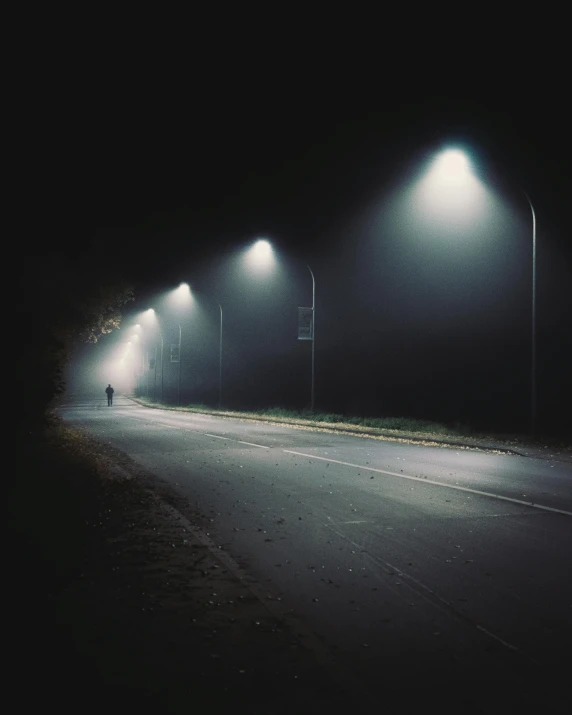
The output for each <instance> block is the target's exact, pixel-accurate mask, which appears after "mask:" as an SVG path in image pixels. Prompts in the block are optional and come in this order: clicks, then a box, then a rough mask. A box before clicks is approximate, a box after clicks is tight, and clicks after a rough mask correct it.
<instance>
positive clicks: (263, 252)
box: [249, 239, 316, 412]
mask: <svg viewBox="0 0 572 715" xmlns="http://www.w3.org/2000/svg"><path fill="white" fill-rule="evenodd" d="M272 257H273V253H272V246H271V245H270V243H269V242H268V241H266V240H264V239H259V240H258V241H256V242H255V244H254V245H253V246H252V248H251V249H250V251H249V258H250V259H251V262H252V264H253V265H254V266H265V265H268V264H269V263H270V261H271V260H272ZM305 266H306V268H307V269H308V270H309V271H310V276H311V277H312V308H311V312H310V315H311V326H310V330H305V331H304V336H303V337H302V336H301V334H300V332H299V335H298V339H299V340H311V341H312V352H311V365H312V368H311V369H312V379H311V389H310V410H311V411H312V412H313V411H314V406H315V389H314V383H315V379H314V378H315V368H314V364H315V363H314V358H315V323H316V279H315V278H314V273H313V271H312V269H311V268H310V266H309V265H308V264H307V263H305ZM305 310H307V309H305Z"/></svg>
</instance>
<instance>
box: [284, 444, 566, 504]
mask: <svg viewBox="0 0 572 715" xmlns="http://www.w3.org/2000/svg"><path fill="white" fill-rule="evenodd" d="M282 451H283V452H286V453H287V454H297V455H298V456H299V457H308V459H319V460H321V461H322V462H332V463H333V464H341V465H342V466H343V467H353V468H355V469H363V470H364V471H366V472H377V473H378V474H388V475H389V476H391V477H399V478H400V479H411V480H412V481H414V482H421V483H422V484H434V485H435V486H437V487H446V488H447V489H456V490H457V491H459V492H469V493H470V494H478V495H479V496H483V497H492V498H493V499H502V500H503V501H509V502H512V503H513V504H522V505H523V506H529V507H532V508H533V509H542V510H543V511H552V512H555V513H556V514H564V515H565V516H572V511H566V510H565V509H555V508H554V507H551V506H543V505H542V504H535V503H533V502H529V501H523V500H522V499H513V498H512V497H504V496H502V495H501V494H493V493H492V492H482V491H480V490H479V489H470V488H469V487H458V486H457V485H455V484H446V483H445V482H437V481H435V480H434V479H422V478H421V477H412V476H410V475H408V474H398V473H397V472H389V471H387V470H386V469H376V468H375V467H364V465H363V464H352V463H351V462H340V461H339V460H337V459H330V458H328V457H317V456H316V455H315V454H305V453H304V452H294V451H292V450H290V449H283V450H282Z"/></svg>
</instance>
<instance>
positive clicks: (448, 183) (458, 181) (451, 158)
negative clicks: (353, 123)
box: [423, 149, 536, 434]
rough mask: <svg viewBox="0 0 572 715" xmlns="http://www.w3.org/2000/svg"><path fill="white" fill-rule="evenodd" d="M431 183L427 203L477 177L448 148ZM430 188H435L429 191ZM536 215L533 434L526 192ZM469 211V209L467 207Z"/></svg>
mask: <svg viewBox="0 0 572 715" xmlns="http://www.w3.org/2000/svg"><path fill="white" fill-rule="evenodd" d="M428 178H429V179H430V181H429V184H427V186H426V187H425V188H426V192H425V193H424V195H423V198H424V199H425V201H426V203H427V204H430V203H434V202H437V201H442V200H443V199H445V200H447V201H448V200H450V199H451V198H454V199H455V200H458V199H459V197H460V196H462V195H463V194H465V197H464V198H465V200H466V198H467V196H466V194H467V193H468V192H469V189H470V188H471V184H472V187H473V188H475V184H474V180H475V177H474V176H473V174H472V172H471V167H470V163H469V160H468V158H467V156H466V154H465V153H464V152H463V151H460V150H459V149H448V150H446V151H444V152H442V153H440V154H439V155H438V156H437V158H436V161H435V163H434V165H433V167H432V170H431V172H430V175H429V177H428ZM429 185H430V187H431V188H429ZM523 193H524V195H525V196H526V200H527V201H528V205H529V206H530V211H531V213H532V336H531V342H532V345H531V368H530V431H531V434H534V433H535V431H536V214H535V212H534V207H533V205H532V201H531V200H530V197H529V196H528V194H527V193H526V191H523ZM463 208H465V207H463Z"/></svg>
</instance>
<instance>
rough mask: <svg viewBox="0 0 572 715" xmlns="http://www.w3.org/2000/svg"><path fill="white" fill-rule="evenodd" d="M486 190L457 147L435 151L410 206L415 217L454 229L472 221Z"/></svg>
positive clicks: (478, 210)
mask: <svg viewBox="0 0 572 715" xmlns="http://www.w3.org/2000/svg"><path fill="white" fill-rule="evenodd" d="M485 198H486V190H485V188H484V186H483V185H482V184H481V182H480V181H479V179H478V178H477V177H476V176H475V174H474V173H473V171H472V169H471V164H470V162H469V159H468V157H467V155H466V154H465V153H464V152H463V151H461V150H460V149H447V150H446V151H443V152H441V153H440V154H438V155H437V157H436V158H435V159H434V161H433V162H432V163H431V166H430V167H429V171H428V172H427V173H426V174H425V175H424V177H423V178H422V179H421V181H420V182H419V183H418V185H417V187H416V189H415V199H414V206H415V211H416V212H417V213H418V215H419V216H418V217H419V219H422V220H425V221H427V220H430V221H432V222H434V223H435V224H438V225H439V226H441V227H442V228H448V229H451V230H453V229H458V228H461V227H463V226H466V225H467V224H469V223H470V222H472V221H473V220H474V219H475V218H476V217H477V216H479V215H480V213H481V212H482V210H483V203H484V201H485Z"/></svg>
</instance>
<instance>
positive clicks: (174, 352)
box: [171, 343, 179, 362]
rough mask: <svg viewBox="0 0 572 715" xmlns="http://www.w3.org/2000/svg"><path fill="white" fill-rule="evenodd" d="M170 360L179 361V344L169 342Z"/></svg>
mask: <svg viewBox="0 0 572 715" xmlns="http://www.w3.org/2000/svg"><path fill="white" fill-rule="evenodd" d="M171 362H179V345H178V344H177V343H171Z"/></svg>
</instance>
